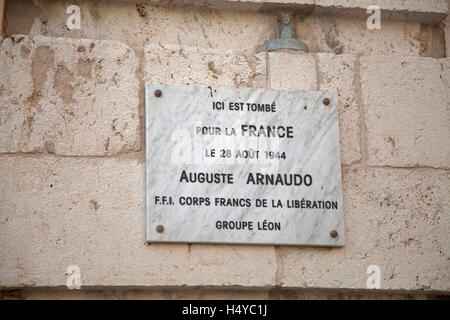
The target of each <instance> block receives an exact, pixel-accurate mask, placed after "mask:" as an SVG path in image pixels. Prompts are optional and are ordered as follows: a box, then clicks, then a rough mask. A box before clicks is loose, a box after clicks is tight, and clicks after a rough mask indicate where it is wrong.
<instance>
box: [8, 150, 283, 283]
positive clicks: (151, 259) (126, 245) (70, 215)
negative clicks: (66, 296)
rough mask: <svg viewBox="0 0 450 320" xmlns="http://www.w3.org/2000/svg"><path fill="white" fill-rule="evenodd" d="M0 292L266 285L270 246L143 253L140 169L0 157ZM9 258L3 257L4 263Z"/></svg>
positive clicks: (156, 248) (159, 248) (104, 162)
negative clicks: (70, 283) (78, 286)
mask: <svg viewBox="0 0 450 320" xmlns="http://www.w3.org/2000/svg"><path fill="white" fill-rule="evenodd" d="M0 176H1V177H2V178H1V181H0V257H2V259H0V287H21V286H31V287H33V286H65V285H66V280H67V276H66V275H65V272H66V270H67V267H69V266H70V265H77V266H79V267H80V268H81V275H82V286H168V287H170V286H183V285H188V286H197V285H199V286H202V285H204V286H208V285H211V286H222V285H223V286H233V285H236V286H250V287H265V286H269V285H271V284H273V282H274V274H275V260H274V259H275V256H274V253H273V252H274V251H273V247H262V246H226V245H187V244H173V245H168V244H158V245H157V244H152V245H145V211H144V205H145V193H144V164H143V163H142V162H138V161H135V160H124V159H123V160H119V159H75V158H59V159H58V158H42V157H29V156H28V157H22V156H0ZM5 257H9V258H7V259H6V258H5Z"/></svg>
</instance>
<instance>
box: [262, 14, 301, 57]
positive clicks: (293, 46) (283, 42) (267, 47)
mask: <svg viewBox="0 0 450 320" xmlns="http://www.w3.org/2000/svg"><path fill="white" fill-rule="evenodd" d="M278 21H279V38H278V39H275V40H269V41H266V42H264V44H263V45H261V46H259V47H258V48H257V51H258V52H261V51H276V50H280V49H290V50H297V51H304V52H308V46H307V45H306V44H305V43H304V42H302V41H300V40H297V39H293V38H292V24H291V15H290V14H287V13H283V14H281V15H280V16H279V18H278Z"/></svg>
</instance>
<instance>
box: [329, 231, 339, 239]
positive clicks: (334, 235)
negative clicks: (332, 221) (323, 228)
mask: <svg viewBox="0 0 450 320" xmlns="http://www.w3.org/2000/svg"><path fill="white" fill-rule="evenodd" d="M330 236H331V237H332V238H336V237H337V236H338V232H337V231H336V230H333V231H331V232H330Z"/></svg>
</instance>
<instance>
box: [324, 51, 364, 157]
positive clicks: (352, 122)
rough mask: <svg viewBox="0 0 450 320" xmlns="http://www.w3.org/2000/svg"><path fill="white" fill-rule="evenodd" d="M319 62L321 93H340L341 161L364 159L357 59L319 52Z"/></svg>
mask: <svg viewBox="0 0 450 320" xmlns="http://www.w3.org/2000/svg"><path fill="white" fill-rule="evenodd" d="M317 60H318V77H319V90H325V91H327V90H330V91H336V92H337V94H338V102H339V128H340V140H341V161H342V164H343V165H350V164H352V163H355V162H357V161H359V160H360V159H361V147H360V140H361V136H360V114H359V107H358V99H357V89H356V88H357V83H356V82H355V79H354V74H355V67H356V56H354V55H334V54H327V53H319V54H317Z"/></svg>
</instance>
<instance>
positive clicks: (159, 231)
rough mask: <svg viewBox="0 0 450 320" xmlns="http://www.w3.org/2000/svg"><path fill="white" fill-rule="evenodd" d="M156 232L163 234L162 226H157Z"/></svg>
mask: <svg viewBox="0 0 450 320" xmlns="http://www.w3.org/2000/svg"><path fill="white" fill-rule="evenodd" d="M156 231H157V232H158V233H163V232H164V226H162V225H159V226H157V227H156Z"/></svg>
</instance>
